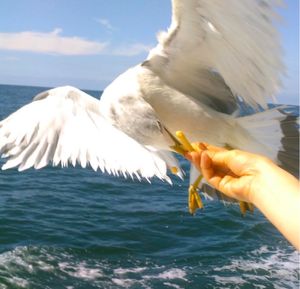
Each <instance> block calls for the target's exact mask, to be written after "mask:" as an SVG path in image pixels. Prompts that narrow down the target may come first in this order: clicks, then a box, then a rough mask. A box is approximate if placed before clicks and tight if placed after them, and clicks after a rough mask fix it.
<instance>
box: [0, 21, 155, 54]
mask: <svg viewBox="0 0 300 289" xmlns="http://www.w3.org/2000/svg"><path fill="white" fill-rule="evenodd" d="M107 25H109V22H107ZM61 33H62V29H60V28H56V29H54V30H53V31H51V32H35V31H22V32H15V33H5V32H0V50H13V51H29V52H35V53H44V54H55V55H99V54H101V55H118V56H127V57H130V56H134V55H138V54H141V53H145V52H148V51H149V50H150V49H151V48H152V46H149V45H145V44H143V43H134V44H129V45H121V46H119V47H114V46H112V45H111V44H110V43H109V42H98V41H91V40H86V39H83V38H81V37H78V36H62V35H61Z"/></svg>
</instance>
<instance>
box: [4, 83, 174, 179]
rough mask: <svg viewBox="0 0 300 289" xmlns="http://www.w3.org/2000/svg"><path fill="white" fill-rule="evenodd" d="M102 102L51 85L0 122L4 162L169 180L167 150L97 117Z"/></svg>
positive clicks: (81, 93)
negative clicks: (150, 145)
mask: <svg viewBox="0 0 300 289" xmlns="http://www.w3.org/2000/svg"><path fill="white" fill-rule="evenodd" d="M99 104H100V102H99V101H98V100H96V99H95V98H93V97H91V96H89V95H88V94H86V93H84V92H83V91H80V90H78V89H76V88H73V87H60V88H55V89H52V90H49V91H46V92H44V93H41V94H39V95H38V96H37V97H35V99H34V101H33V102H32V103H30V104H28V105H26V106H24V107H22V108H21V109H19V110H18V111H16V112H15V113H13V114H11V115H10V116H9V117H7V118H6V119H4V120H3V121H2V122H0V155H1V154H2V157H6V158H8V161H7V162H6V163H5V164H4V166H3V167H2V168H3V169H8V168H12V167H19V170H25V169H28V168H30V167H34V168H36V169H39V168H42V167H44V166H46V165H47V164H48V163H49V162H52V163H53V165H59V164H61V165H62V166H67V165H68V164H69V163H71V164H73V165H74V166H75V165H76V163H79V164H80V165H81V166H82V167H86V166H87V165H88V164H89V165H90V166H91V167H92V168H93V169H94V170H97V169H100V170H101V171H106V172H108V173H112V174H119V173H121V174H123V175H124V176H125V177H126V176H127V175H130V176H137V177H138V178H139V177H144V178H147V179H148V178H151V177H153V176H157V177H158V178H160V179H165V180H169V178H168V176H167V175H166V173H167V165H168V162H172V161H173V159H172V157H171V158H170V160H169V161H165V160H164V157H166V159H167V155H166V154H167V153H166V152H164V153H162V152H157V151H155V150H154V149H153V148H151V149H149V148H147V147H145V146H143V145H141V144H139V143H138V142H136V141H135V140H134V139H132V138H130V137H129V136H127V135H126V134H125V133H123V132H122V131H120V130H118V129H116V128H115V127H113V126H112V125H111V124H110V123H109V122H108V121H107V120H105V119H104V118H103V117H102V116H101V112H100V105H99Z"/></svg>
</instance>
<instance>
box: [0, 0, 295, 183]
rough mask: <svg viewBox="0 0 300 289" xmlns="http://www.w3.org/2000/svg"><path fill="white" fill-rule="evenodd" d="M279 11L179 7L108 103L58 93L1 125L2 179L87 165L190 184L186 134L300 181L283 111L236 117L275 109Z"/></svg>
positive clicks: (254, 0)
mask: <svg viewBox="0 0 300 289" xmlns="http://www.w3.org/2000/svg"><path fill="white" fill-rule="evenodd" d="M274 2H278V1H272V0H270V1H265V0H226V1H224V0H188V1H184V0H172V21H171V25H170V27H169V29H168V30H167V31H165V32H161V33H159V35H158V44H157V46H156V47H155V48H153V49H152V50H151V51H150V53H149V55H148V57H147V59H146V60H145V61H144V62H143V63H141V64H138V65H137V66H135V67H133V68H130V69H129V70H127V71H126V72H124V73H123V74H121V75H120V76H119V77H117V78H116V79H115V80H114V81H113V82H112V83H111V84H110V85H109V86H108V87H107V88H106V89H105V90H104V92H103V94H102V96H101V99H100V100H96V99H95V98H93V97H92V96H90V95H88V94H86V93H85V92H83V91H81V90H79V89H77V88H74V87H70V86H65V87H57V88H54V89H50V90H48V91H45V92H42V93H41V94H39V95H37V96H36V97H35V98H34V99H33V101H32V102H31V103H29V104H28V105H25V106H24V107H22V108H20V109H19V110H18V111H16V112H15V113H13V114H11V115H10V116H8V117H7V118H6V119H4V120H3V121H1V122H0V154H2V157H4V158H7V162H6V163H5V164H4V165H3V167H2V169H9V168H13V167H18V169H19V170H20V171H22V170H25V169H28V168H30V167H34V168H36V169H40V168H42V167H44V166H46V165H47V164H49V163H52V164H53V165H54V166H57V165H59V164H61V166H67V165H68V164H72V165H74V166H75V165H76V164H80V165H81V166H82V167H86V166H87V165H90V166H91V167H92V168H93V169H94V170H98V169H100V170H101V171H102V172H105V171H106V172H108V173H110V174H114V175H123V176H125V177H127V176H131V177H137V178H146V179H150V178H152V177H154V176H156V177H158V178H159V179H161V180H166V181H169V182H170V178H169V176H168V169H171V170H172V171H173V172H175V173H176V174H178V175H179V176H180V175H181V170H180V168H179V164H178V161H177V160H176V158H175V157H174V155H173V151H174V145H176V137H175V134H176V131H179V130H181V131H183V132H184V133H185V135H186V136H187V138H188V139H189V140H190V141H192V142H196V141H204V142H207V143H210V144H213V145H217V146H223V147H225V146H229V147H232V148H238V149H243V150H247V151H251V152H255V153H260V154H263V155H266V156H267V157H269V158H271V159H272V160H274V161H276V162H277V163H278V164H280V165H282V166H283V167H285V168H287V169H288V170H289V171H292V172H294V173H295V170H297V168H298V166H297V158H296V157H295V156H296V155H297V153H298V148H297V145H296V144H295V143H296V142H295V137H297V136H298V129H297V128H296V129H295V123H296V121H297V119H296V118H294V117H292V116H289V115H286V114H285V113H284V111H283V110H282V109H269V110H265V111H263V112H262V111H260V112H258V113H256V114H253V115H250V116H246V117H238V116H237V115H238V113H237V112H238V110H239V107H240V104H247V105H249V106H251V107H253V108H254V109H258V108H267V101H268V98H269V97H272V96H273V95H274V94H275V93H276V92H277V90H278V87H279V86H280V77H281V74H282V71H283V65H282V60H281V48H280V41H279V38H278V35H277V31H276V29H275V28H274V25H273V24H274V20H275V18H276V13H275V12H274V8H275V7H274V6H276V3H274ZM177 145H178V143H177ZM174 168H177V170H175V169H174Z"/></svg>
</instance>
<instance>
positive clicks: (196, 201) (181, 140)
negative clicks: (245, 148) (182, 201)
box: [168, 131, 254, 216]
mask: <svg viewBox="0 0 300 289" xmlns="http://www.w3.org/2000/svg"><path fill="white" fill-rule="evenodd" d="M168 133H169V132H168ZM169 134H170V133H169ZM170 135H171V136H172V139H173V140H174V142H175V144H174V145H173V146H172V147H171V148H172V149H173V150H174V151H175V152H177V153H178V154H180V155H183V156H184V155H185V154H186V153H187V152H192V151H199V148H198V146H197V145H194V144H192V143H190V142H189V140H188V139H187V138H186V136H185V135H184V133H183V132H182V131H177V132H176V137H177V138H175V137H174V136H173V135H172V134H170ZM226 148H227V149H232V148H231V147H230V146H228V145H226ZM171 171H172V173H175V174H176V173H177V168H175V167H174V168H171ZM202 178H203V176H202V174H200V175H199V177H198V178H197V179H196V180H195V182H194V183H193V184H191V185H190V187H189V196H188V207H189V212H190V213H191V214H193V215H194V214H195V212H196V210H197V209H202V208H203V207H204V206H203V203H202V199H201V197H200V195H199V193H198V187H199V184H200V182H201V180H202ZM239 205H240V211H241V213H242V215H243V216H245V214H246V212H247V211H249V212H251V213H253V211H254V205H253V204H251V203H247V202H244V201H239Z"/></svg>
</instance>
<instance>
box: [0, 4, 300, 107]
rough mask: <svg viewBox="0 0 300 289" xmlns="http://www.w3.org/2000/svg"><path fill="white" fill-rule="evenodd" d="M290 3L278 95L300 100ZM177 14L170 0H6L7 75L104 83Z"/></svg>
mask: <svg viewBox="0 0 300 289" xmlns="http://www.w3.org/2000/svg"><path fill="white" fill-rule="evenodd" d="M286 4H287V5H286V8H285V9H280V14H281V15H282V16H283V17H284V21H283V23H282V24H281V25H279V31H280V34H281V37H282V40H283V48H284V51H285V56H284V60H285V63H286V66H287V76H286V77H285V78H284V81H283V83H284V87H283V89H282V91H281V93H280V94H279V96H278V99H279V102H281V103H298V95H299V92H298V90H299V82H298V77H299V28H298V27H299V1H298V0H287V1H286ZM70 5H71V6H70ZM170 17H171V4H170V0H126V1H124V0H85V1H82V0H72V1H70V0H43V1H41V0H1V4H0V83H6V84H24V85H38V86H59V85H66V84H70V85H74V86H76V87H79V88H86V89H96V90H102V89H104V88H105V86H106V85H107V84H108V83H109V82H110V81H112V80H113V79H114V78H115V77H116V76H117V75H119V74H120V73H122V72H123V71H124V70H126V69H127V68H129V67H130V66H133V65H135V64H137V63H139V62H141V61H142V60H143V59H145V57H146V56H147V51H148V50H149V49H150V48H151V47H153V46H154V45H155V44H156V36H155V35H156V33H157V32H158V31H159V30H162V29H166V28H167V27H168V25H169V23H170ZM3 39H5V41H4V40H3ZM41 39H43V41H41ZM1 42H2V43H1Z"/></svg>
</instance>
